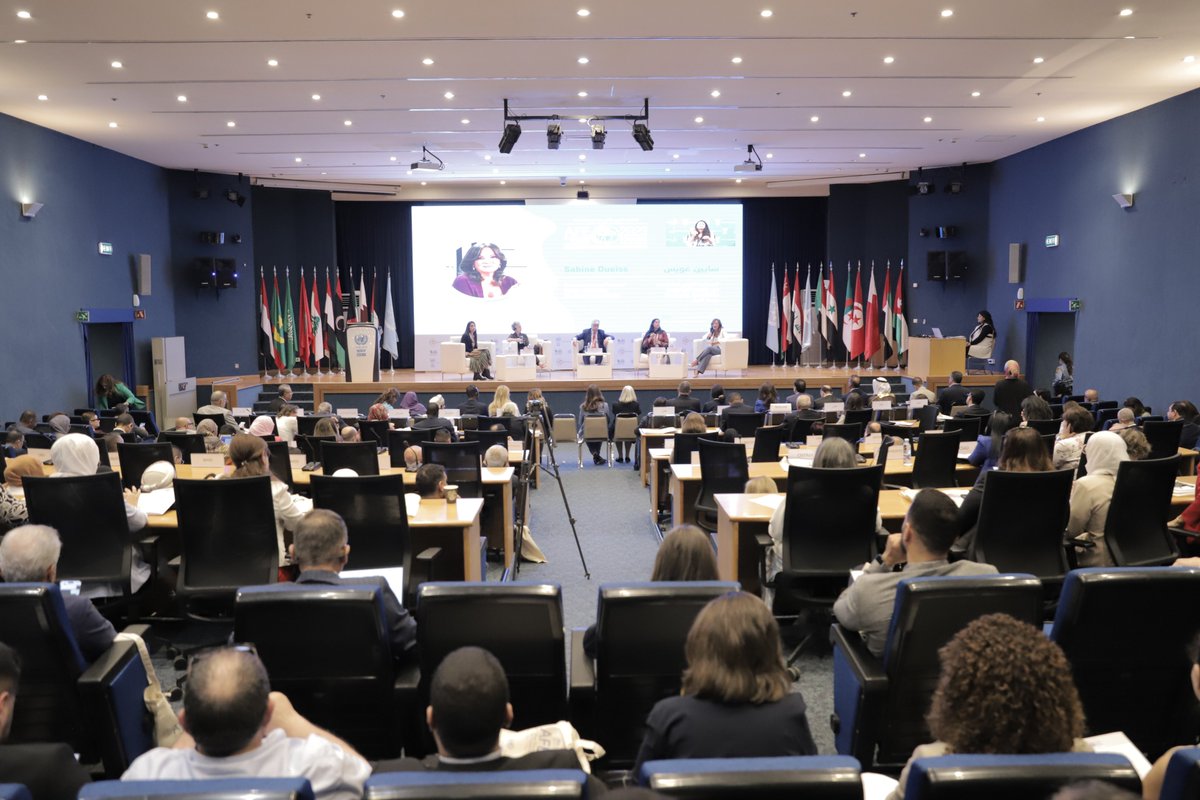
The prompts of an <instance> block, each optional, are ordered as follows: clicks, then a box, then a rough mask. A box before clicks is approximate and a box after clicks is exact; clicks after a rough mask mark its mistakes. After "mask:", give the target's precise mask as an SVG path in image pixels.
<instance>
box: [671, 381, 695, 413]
mask: <svg viewBox="0 0 1200 800" xmlns="http://www.w3.org/2000/svg"><path fill="white" fill-rule="evenodd" d="M667 405H669V406H673V407H674V408H675V413H676V415H679V416H682V415H684V414H687V413H688V412H689V411H699V410H700V409H701V404H700V399H699V398H697V397H692V384H691V382H690V381H680V382H679V393H678V394H677V395H675V396H674V397H672V398H671V399H670V400H668V401H667Z"/></svg>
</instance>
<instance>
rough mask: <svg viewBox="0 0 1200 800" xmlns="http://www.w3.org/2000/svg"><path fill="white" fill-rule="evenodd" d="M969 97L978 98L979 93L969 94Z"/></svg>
mask: <svg viewBox="0 0 1200 800" xmlns="http://www.w3.org/2000/svg"><path fill="white" fill-rule="evenodd" d="M971 97H979V92H971Z"/></svg>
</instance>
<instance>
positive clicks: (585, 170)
mask: <svg viewBox="0 0 1200 800" xmlns="http://www.w3.org/2000/svg"><path fill="white" fill-rule="evenodd" d="M579 171H580V172H587V168H586V167H580V168H579Z"/></svg>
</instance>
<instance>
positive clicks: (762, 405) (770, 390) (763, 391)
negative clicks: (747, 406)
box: [754, 383, 775, 414]
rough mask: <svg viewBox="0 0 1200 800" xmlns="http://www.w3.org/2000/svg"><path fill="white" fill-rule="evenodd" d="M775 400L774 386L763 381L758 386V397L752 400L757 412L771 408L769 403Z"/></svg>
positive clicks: (760, 412)
mask: <svg viewBox="0 0 1200 800" xmlns="http://www.w3.org/2000/svg"><path fill="white" fill-rule="evenodd" d="M774 402H775V387H774V386H772V385H771V384H769V383H764V384H763V385H762V386H760V387H758V397H756V398H755V400H754V410H755V411H757V412H758V413H759V414H762V413H764V412H766V411H770V410H771V404H772V403H774Z"/></svg>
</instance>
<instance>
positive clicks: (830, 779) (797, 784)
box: [637, 756, 863, 800]
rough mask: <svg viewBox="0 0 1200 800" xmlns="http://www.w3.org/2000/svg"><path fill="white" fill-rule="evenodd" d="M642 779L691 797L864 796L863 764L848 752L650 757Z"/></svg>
mask: <svg viewBox="0 0 1200 800" xmlns="http://www.w3.org/2000/svg"><path fill="white" fill-rule="evenodd" d="M637 780H638V783H639V784H641V785H642V786H645V787H646V788H648V789H650V790H652V791H655V792H657V793H658V794H660V795H662V796H664V797H683V798H688V800H707V798H726V797H736V798H739V800H782V798H790V797H803V798H806V800H862V796H863V793H862V767H861V766H860V765H859V763H858V762H857V761H855V760H854V759H853V758H847V757H845V756H788V757H782V758H685V759H676V760H670V761H647V762H646V763H644V764H642V766H641V768H640V769H639V770H638V774H637Z"/></svg>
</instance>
